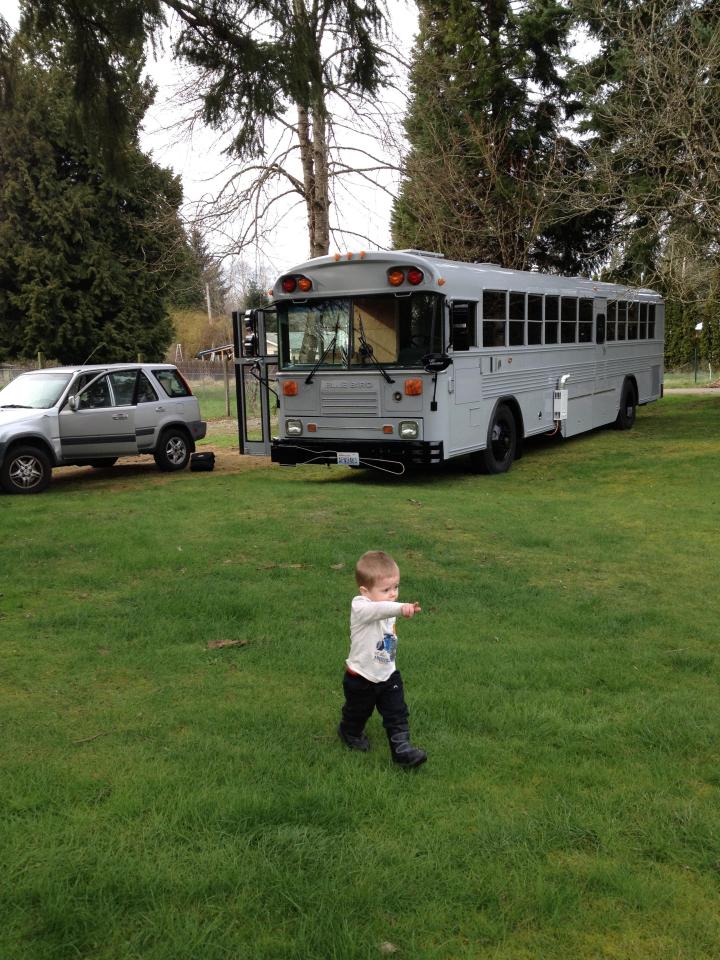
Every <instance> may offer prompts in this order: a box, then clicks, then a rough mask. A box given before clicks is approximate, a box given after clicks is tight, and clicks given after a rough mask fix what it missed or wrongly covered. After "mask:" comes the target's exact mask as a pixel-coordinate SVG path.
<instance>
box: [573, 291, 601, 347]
mask: <svg viewBox="0 0 720 960" xmlns="http://www.w3.org/2000/svg"><path fill="white" fill-rule="evenodd" d="M604 324H605V317H604V316H603V326H604ZM603 333H604V331H603ZM592 339H593V301H592V300H588V299H587V298H585V297H582V298H581V300H580V321H579V325H578V340H579V341H580V343H592Z"/></svg>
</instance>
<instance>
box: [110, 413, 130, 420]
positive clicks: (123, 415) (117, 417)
mask: <svg viewBox="0 0 720 960" xmlns="http://www.w3.org/2000/svg"><path fill="white" fill-rule="evenodd" d="M127 418H128V415H127V414H126V413H116V414H114V415H113V420H127Z"/></svg>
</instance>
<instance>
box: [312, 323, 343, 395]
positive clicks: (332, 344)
mask: <svg viewBox="0 0 720 960" xmlns="http://www.w3.org/2000/svg"><path fill="white" fill-rule="evenodd" d="M337 337H338V335H337V328H336V329H335V334H334V336H333V338H332V340H331V341H330V342H329V343H328V345H327V346H326V347H325V349H324V350H323V352H322V353H321V354H320V359H319V360H318V361H317V363H316V364H315V366H314V367H313V368H312V370H311V371H310V373H309V374H308V375H307V376H306V377H305V383H312V379H313V377H314V376H315V374H316V373H317V372H318V370H319V368H320V367H321V366H322V363H323V360H324V359H325V357H326V356H327V355H328V354H329V353H330V351H331V350H332V351H333V357H334V356H335V343H336V341H337Z"/></svg>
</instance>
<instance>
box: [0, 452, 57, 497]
mask: <svg viewBox="0 0 720 960" xmlns="http://www.w3.org/2000/svg"><path fill="white" fill-rule="evenodd" d="M51 475H52V467H51V466H50V459H49V458H48V456H47V454H46V453H45V452H44V451H43V450H41V449H40V447H31V446H25V447H15V448H14V449H13V450H11V451H10V453H9V454H8V455H7V456H6V457H5V460H4V462H3V465H2V468H0V487H2V488H3V490H5V492H6V493H42V491H43V490H46V489H47V486H48V484H49V483H50V477H51Z"/></svg>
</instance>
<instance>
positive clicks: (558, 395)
mask: <svg viewBox="0 0 720 960" xmlns="http://www.w3.org/2000/svg"><path fill="white" fill-rule="evenodd" d="M569 379H570V374H569V373H564V374H563V375H562V376H561V377H560V379H559V380H558V384H557V389H556V390H553V420H554V421H555V422H556V423H557V424H560V423H562V422H563V421H564V420H567V415H568V391H567V386H566V384H567V382H568V380H569Z"/></svg>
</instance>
